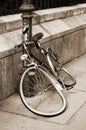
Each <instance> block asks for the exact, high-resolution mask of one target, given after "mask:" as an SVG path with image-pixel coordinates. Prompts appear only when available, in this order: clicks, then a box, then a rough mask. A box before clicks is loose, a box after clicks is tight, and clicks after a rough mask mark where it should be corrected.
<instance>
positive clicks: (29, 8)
mask: <svg viewBox="0 0 86 130" xmlns="http://www.w3.org/2000/svg"><path fill="white" fill-rule="evenodd" d="M20 10H21V12H22V22H23V29H24V28H25V27H28V28H29V29H28V31H27V38H26V40H27V41H29V42H31V41H32V17H33V16H32V12H33V10H34V6H33V5H32V1H31V0H24V2H23V4H22V5H21V7H20Z"/></svg>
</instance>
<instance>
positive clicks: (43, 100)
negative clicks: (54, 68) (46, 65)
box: [20, 67, 66, 117]
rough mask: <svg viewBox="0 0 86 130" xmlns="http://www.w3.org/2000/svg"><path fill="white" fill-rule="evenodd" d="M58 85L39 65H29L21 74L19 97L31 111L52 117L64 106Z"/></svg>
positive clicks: (64, 102)
mask: <svg viewBox="0 0 86 130" xmlns="http://www.w3.org/2000/svg"><path fill="white" fill-rule="evenodd" d="M60 87H61V85H60V84H59V82H57V81H56V80H55V79H53V77H51V75H49V74H48V73H47V72H45V71H44V70H43V69H42V68H41V67H37V68H36V67H30V68H28V69H26V70H25V71H24V73H23V75H22V78H21V81H20V97H21V99H22V102H23V104H24V105H25V107H26V108H27V109H28V110H30V111H31V112H33V113H35V114H37V115H41V116H45V117H52V116H56V115H59V114H61V113H62V112H63V111H64V110H65V108H66V101H65V98H64V96H63V94H62V92H61V91H60V90H59V88H60ZM53 88H54V89H53Z"/></svg>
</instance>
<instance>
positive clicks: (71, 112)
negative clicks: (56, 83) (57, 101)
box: [0, 54, 86, 130]
mask: <svg viewBox="0 0 86 130" xmlns="http://www.w3.org/2000/svg"><path fill="white" fill-rule="evenodd" d="M65 67H66V68H67V69H68V70H69V71H70V72H71V73H72V75H73V76H74V77H75V78H76V81H77V83H76V85H75V87H74V88H73V89H71V90H69V91H67V92H65V95H66V101H67V109H66V110H65V111H64V113H62V114H60V115H59V116H55V117H51V118H46V117H42V116H37V115H35V114H33V113H31V112H30V111H28V110H27V109H26V108H25V107H24V105H23V104H22V102H21V99H20V97H19V95H18V94H17V93H16V94H14V95H12V96H10V97H9V98H7V99H5V100H4V101H2V102H0V130H86V83H85V81H86V54H83V55H82V56H80V57H78V58H77V59H74V60H73V61H71V62H70V63H68V64H67V65H66V66H65Z"/></svg>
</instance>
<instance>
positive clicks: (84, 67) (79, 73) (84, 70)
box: [66, 54, 86, 92]
mask: <svg viewBox="0 0 86 130" xmlns="http://www.w3.org/2000/svg"><path fill="white" fill-rule="evenodd" d="M77 60H78V64H77ZM66 68H67V69H68V70H69V71H70V72H71V73H72V75H73V76H74V77H75V78H76V82H77V83H76V85H75V89H78V90H81V91H85V92H86V84H85V81H86V54H84V55H82V56H80V57H79V58H77V59H75V60H73V61H72V62H71V63H69V64H67V65H66Z"/></svg>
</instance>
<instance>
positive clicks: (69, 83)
mask: <svg viewBox="0 0 86 130" xmlns="http://www.w3.org/2000/svg"><path fill="white" fill-rule="evenodd" d="M49 51H50V50H49ZM50 53H53V52H52V51H51V52H49V53H47V61H48V64H49V66H50V70H51V72H52V73H53V75H54V76H56V77H57V80H58V81H59V82H60V83H62V85H63V87H66V89H67V90H68V89H71V88H73V86H74V85H75V84H76V80H75V78H74V77H73V76H72V75H71V74H70V72H69V71H68V70H67V69H65V68H64V67H62V65H61V64H60V63H59V62H58V61H57V60H56V59H57V58H56V59H55V58H54V57H55V55H54V54H50ZM52 55H54V57H53V56H52Z"/></svg>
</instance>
